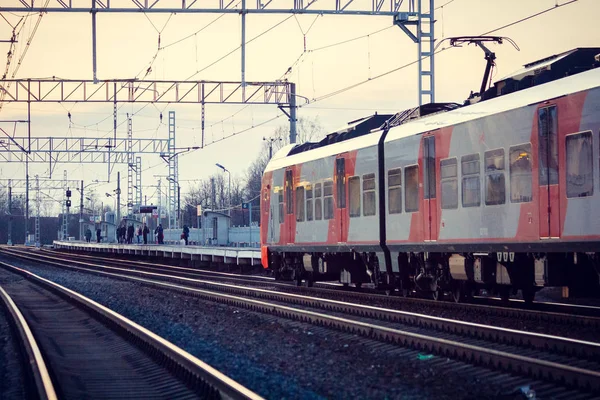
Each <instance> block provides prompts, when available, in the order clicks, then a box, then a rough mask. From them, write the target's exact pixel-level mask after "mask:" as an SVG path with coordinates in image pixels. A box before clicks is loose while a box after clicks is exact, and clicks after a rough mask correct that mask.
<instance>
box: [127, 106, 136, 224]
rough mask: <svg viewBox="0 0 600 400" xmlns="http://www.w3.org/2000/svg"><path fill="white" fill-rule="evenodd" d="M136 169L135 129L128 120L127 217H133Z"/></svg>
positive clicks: (129, 119) (128, 119)
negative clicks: (134, 152) (134, 150)
mask: <svg viewBox="0 0 600 400" xmlns="http://www.w3.org/2000/svg"><path fill="white" fill-rule="evenodd" d="M134 169H135V164H134V159H133V128H132V126H131V118H129V117H128V118H127V216H128V217H131V216H132V215H133V173H134Z"/></svg>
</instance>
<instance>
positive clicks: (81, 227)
mask: <svg viewBox="0 0 600 400" xmlns="http://www.w3.org/2000/svg"><path fill="white" fill-rule="evenodd" d="M79 192H80V194H81V196H80V197H79V240H81V241H83V181H81V190H80V191H79Z"/></svg>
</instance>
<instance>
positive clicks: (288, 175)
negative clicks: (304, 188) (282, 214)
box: [285, 170, 294, 214]
mask: <svg viewBox="0 0 600 400" xmlns="http://www.w3.org/2000/svg"><path fill="white" fill-rule="evenodd" d="M292 184H293V179H292V170H288V171H285V202H286V205H287V207H286V208H287V213H288V214H293V213H294V199H293V198H292V192H293V188H292Z"/></svg>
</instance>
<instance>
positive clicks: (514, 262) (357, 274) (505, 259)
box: [269, 252, 600, 302]
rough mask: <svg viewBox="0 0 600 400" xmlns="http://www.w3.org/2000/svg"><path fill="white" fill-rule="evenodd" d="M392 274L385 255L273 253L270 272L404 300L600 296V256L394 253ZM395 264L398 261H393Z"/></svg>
mask: <svg viewBox="0 0 600 400" xmlns="http://www.w3.org/2000/svg"><path fill="white" fill-rule="evenodd" d="M392 256H395V257H397V263H395V262H394V263H392V264H393V265H394V267H393V268H392V269H391V270H388V269H387V268H385V267H384V266H383V264H385V263H382V262H381V261H380V259H381V258H382V257H383V253H375V252H362V253H361V252H344V253H298V252H282V253H279V252H270V253H269V269H270V270H271V271H273V275H274V277H275V278H276V279H280V280H293V281H295V282H296V284H297V285H301V284H302V282H303V281H304V282H305V283H306V285H307V286H312V284H313V283H314V282H317V281H337V282H340V283H342V284H344V285H345V286H349V285H354V286H356V287H361V286H362V285H363V284H371V285H372V286H374V287H375V288H376V289H380V290H384V291H385V292H386V293H388V294H391V293H393V292H397V293H399V294H400V295H402V296H410V295H418V296H425V297H429V298H431V299H434V300H438V299H441V298H443V297H445V296H447V297H449V298H451V299H452V300H454V301H456V302H458V301H462V300H467V299H468V298H470V297H471V296H473V295H476V294H478V293H480V292H481V291H482V290H483V291H485V292H486V293H488V294H491V295H496V296H499V297H501V298H502V299H503V300H506V301H507V300H508V299H509V297H510V296H511V295H516V294H518V293H520V294H521V296H522V298H523V300H525V301H526V302H532V301H533V300H534V297H535V294H536V292H537V291H539V290H540V289H542V288H544V287H562V289H563V295H564V296H569V297H577V296H594V297H596V296H600V253H513V252H496V253H395V254H392ZM394 261H395V260H394Z"/></svg>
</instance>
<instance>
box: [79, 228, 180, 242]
mask: <svg viewBox="0 0 600 400" xmlns="http://www.w3.org/2000/svg"><path fill="white" fill-rule="evenodd" d="M149 233H150V229H149V228H148V226H147V225H146V223H144V225H143V226H142V225H140V226H138V229H137V232H136V230H135V228H134V226H133V224H129V226H126V224H122V225H121V226H119V227H117V241H118V242H119V243H122V244H132V243H133V236H134V235H135V236H136V237H137V243H138V244H141V243H142V240H143V243H144V244H148V234H149ZM154 236H156V243H158V244H164V239H165V234H164V230H163V226H162V224H158V226H157V227H156V229H155V230H154ZM189 237H190V228H188V226H187V225H184V226H183V232H182V234H181V240H182V241H184V242H185V245H186V246H187V245H188V240H189ZM91 239H92V231H91V230H90V228H88V229H87V230H86V231H85V240H86V241H87V242H88V243H89V242H90V241H91ZM101 239H102V231H101V230H100V228H98V229H97V230H96V240H97V242H98V243H100V241H101ZM182 244H183V243H182Z"/></svg>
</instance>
